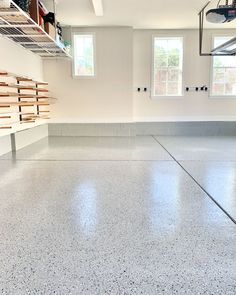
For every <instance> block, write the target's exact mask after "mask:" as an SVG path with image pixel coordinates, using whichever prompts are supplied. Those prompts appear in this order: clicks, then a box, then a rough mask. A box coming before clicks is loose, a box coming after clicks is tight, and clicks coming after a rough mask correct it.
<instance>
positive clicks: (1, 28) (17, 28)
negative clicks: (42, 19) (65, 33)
mask: <svg viewBox="0 0 236 295" xmlns="http://www.w3.org/2000/svg"><path fill="white" fill-rule="evenodd" d="M1 35H2V36H3V37H6V38H8V39H10V40H12V41H14V42H15V43H17V44H19V45H20V46H22V47H24V48H26V49H28V50H30V51H32V52H34V53H36V54H38V55H40V56H42V57H70V58H71V56H70V55H69V53H68V52H67V51H66V50H65V48H64V44H63V43H62V42H61V41H60V40H58V41H56V40H54V39H53V38H52V37H51V36H49V35H48V34H47V33H46V32H45V31H44V29H43V28H42V27H40V26H39V25H38V24H37V23H36V22H34V20H33V19H31V18H30V16H29V15H28V14H27V13H26V12H24V11H23V10H22V9H21V8H20V7H19V6H17V5H16V4H15V2H13V1H12V0H10V7H8V8H0V36H1Z"/></svg>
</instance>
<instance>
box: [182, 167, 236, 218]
mask: <svg viewBox="0 0 236 295" xmlns="http://www.w3.org/2000/svg"><path fill="white" fill-rule="evenodd" d="M181 165H183V167H184V168H185V169H186V170H187V171H188V172H189V173H190V174H191V175H192V176H193V177H194V178H195V179H196V180H197V181H198V183H199V184H200V185H201V186H202V187H203V188H204V189H205V190H206V191H207V192H208V193H209V194H210V195H211V196H212V197H214V199H215V200H216V201H217V202H218V203H219V204H220V205H221V206H222V207H223V208H224V209H225V210H226V211H227V212H228V213H229V214H230V216H231V217H233V218H234V219H235V220H236V162H219V161H217V162H213V161H182V162H181Z"/></svg>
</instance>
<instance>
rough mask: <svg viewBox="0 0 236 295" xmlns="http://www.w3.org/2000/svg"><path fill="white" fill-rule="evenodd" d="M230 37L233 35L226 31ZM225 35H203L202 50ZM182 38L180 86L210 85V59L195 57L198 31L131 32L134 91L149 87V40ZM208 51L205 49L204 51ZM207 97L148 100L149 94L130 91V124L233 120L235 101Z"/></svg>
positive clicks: (202, 94) (233, 33)
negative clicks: (135, 122)
mask: <svg viewBox="0 0 236 295" xmlns="http://www.w3.org/2000/svg"><path fill="white" fill-rule="evenodd" d="M227 33H228V34H230V33H231V35H232V36H234V35H235V32H234V31H231V32H230V31H228V32H227ZM214 34H219V35H222V34H225V31H210V30H209V31H207V32H206V36H205V37H206V39H205V42H204V43H205V45H206V46H205V47H206V48H205V50H209V49H210V48H211V42H212V41H211V40H212V35H214ZM153 35H165V36H168V35H169V36H183V37H184V43H185V44H184V45H185V46H184V47H185V48H184V86H202V85H207V86H209V84H210V67H211V57H200V56H199V53H198V46H199V41H198V30H173V31H169V30H159V31H158V30H135V31H134V44H133V48H134V56H133V58H134V60H133V75H134V88H135V87H138V86H148V87H150V84H151V79H150V78H151V76H150V73H151V55H152V36H153ZM207 47H208V48H207ZM208 95H209V94H208V93H202V92H201V93H196V92H190V93H184V96H183V97H181V98H162V99H151V98H150V93H145V92H142V93H138V92H137V91H134V120H136V121H175V120H176V121H185V120H190V121H191V120H230V119H233V120H236V97H235V98H233V99H232V98H231V99H229V98H221V99H219V98H217V99H213V98H209V97H208Z"/></svg>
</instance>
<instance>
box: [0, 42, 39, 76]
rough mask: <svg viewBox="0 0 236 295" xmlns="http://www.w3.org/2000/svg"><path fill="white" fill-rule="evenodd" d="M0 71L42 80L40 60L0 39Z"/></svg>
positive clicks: (34, 55)
mask: <svg viewBox="0 0 236 295" xmlns="http://www.w3.org/2000/svg"><path fill="white" fill-rule="evenodd" d="M0 70H6V71H8V72H12V73H15V74H19V75H25V76H29V77H32V78H35V79H39V80H43V70H42V60H41V58H40V57H39V56H38V55H36V54H33V53H32V52H30V51H29V50H26V49H24V48H23V47H20V46H18V45H16V44H15V43H13V42H11V41H9V40H7V39H4V38H1V37H0Z"/></svg>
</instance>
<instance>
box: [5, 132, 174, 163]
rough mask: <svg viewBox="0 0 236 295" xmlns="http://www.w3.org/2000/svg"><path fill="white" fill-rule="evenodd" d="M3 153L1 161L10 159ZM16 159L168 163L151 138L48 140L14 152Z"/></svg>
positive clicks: (166, 156) (56, 138)
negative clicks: (157, 161)
mask: <svg viewBox="0 0 236 295" xmlns="http://www.w3.org/2000/svg"><path fill="white" fill-rule="evenodd" d="M11 158H12V155H11V154H7V155H5V156H3V157H2V159H11ZM16 158H17V159H18V160H59V161H62V160H93V161H94V160H125V161H126V160H172V159H171V157H170V156H169V155H168V153H166V151H165V150H164V149H163V148H162V147H161V146H160V145H157V143H156V141H155V139H154V138H153V137H151V136H140V137H50V138H45V139H43V140H41V141H39V142H37V143H35V144H32V145H30V146H28V147H26V148H24V149H21V150H19V151H18V152H17V154H16Z"/></svg>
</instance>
